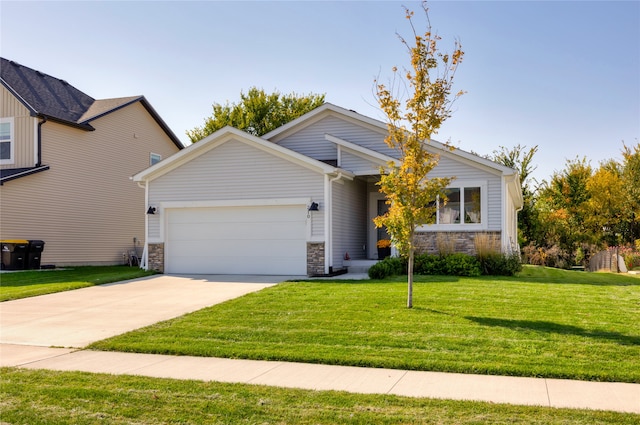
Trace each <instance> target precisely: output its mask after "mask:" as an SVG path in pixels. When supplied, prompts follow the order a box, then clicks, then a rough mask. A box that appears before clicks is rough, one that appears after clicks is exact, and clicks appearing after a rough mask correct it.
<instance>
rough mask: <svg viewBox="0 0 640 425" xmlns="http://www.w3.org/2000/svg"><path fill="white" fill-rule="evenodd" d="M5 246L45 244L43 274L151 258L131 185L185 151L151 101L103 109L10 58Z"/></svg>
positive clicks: (0, 146) (3, 121)
mask: <svg viewBox="0 0 640 425" xmlns="http://www.w3.org/2000/svg"><path fill="white" fill-rule="evenodd" d="M0 60H1V62H0V77H1V81H2V85H1V87H0V93H1V103H0V105H1V109H0V172H1V173H0V174H1V181H0V184H1V185H2V186H1V187H0V239H2V240H7V239H27V240H43V241H44V242H45V246H44V252H43V253H42V258H41V264H43V265H44V264H54V265H81V264H93V265H96V264H121V263H122V262H123V254H124V253H127V254H128V253H129V251H132V250H133V248H134V239H135V240H136V242H137V244H138V245H139V254H141V253H142V246H143V244H144V235H145V220H144V212H145V211H146V210H145V205H146V203H145V199H144V194H143V193H142V192H141V190H140V188H139V187H137V185H136V183H134V182H132V181H131V179H130V177H131V175H133V174H135V173H136V172H139V171H140V170H143V169H145V168H147V167H149V166H150V165H153V164H154V163H156V162H158V161H160V160H161V159H163V158H167V157H169V156H171V155H173V154H174V153H176V152H178V151H179V150H180V149H182V148H183V146H182V144H181V143H180V141H179V140H178V138H177V137H176V136H175V135H174V134H173V132H172V131H171V130H170V129H169V127H168V126H167V125H166V124H165V122H164V121H163V120H162V119H161V118H160V116H159V115H158V114H157V113H156V111H155V110H154V109H153V108H152V107H151V105H150V104H149V102H148V101H147V100H146V99H145V98H144V97H143V96H135V97H127V98H119V99H103V100H96V99H93V98H92V97H90V96H88V95H87V94H85V93H83V92H81V91H80V90H78V89H76V88H75V87H73V86H71V85H70V84H69V83H67V82H66V81H63V80H60V79H58V78H55V77H52V76H50V75H47V74H44V73H42V72H40V71H36V70H33V69H31V68H28V67H26V66H23V65H20V64H17V63H15V62H12V61H9V60H6V59H4V58H0Z"/></svg>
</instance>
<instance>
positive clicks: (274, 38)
mask: <svg viewBox="0 0 640 425" xmlns="http://www.w3.org/2000/svg"><path fill="white" fill-rule="evenodd" d="M403 4H404V5H406V6H408V7H410V8H412V9H414V10H416V11H417V10H418V9H419V5H420V3H418V2H412V1H406V2H400V1H334V2H332V1H318V2H310V1H283V2H275V1H256V2H248V1H235V2H222V1H199V2H183V1H173V2H157V1H142V2H131V1H111V2H95V1H83V2H80V1H76V2H57V1H40V2H32V1H21V2H13V1H5V0H2V1H0V54H1V55H2V56H3V57H5V58H7V59H10V60H14V61H16V62H19V63H21V64H23V65H25V66H28V67H31V68H34V69H37V70H39V71H42V72H45V73H47V74H50V75H53V76H55V77H58V78H61V79H64V80H66V81H68V82H69V83H70V84H72V85H74V86H75V87H77V88H78V89H80V90H82V91H84V92H85V93H87V94H89V95H90V96H92V97H94V98H98V99H100V98H110V97H121V96H132V95H139V94H142V95H145V96H146V97H147V99H148V100H149V101H150V102H151V104H152V105H153V106H154V108H155V109H156V110H157V111H158V113H159V114H160V115H161V116H162V117H163V119H164V120H165V121H166V122H167V124H168V125H169V126H170V127H171V128H172V129H173V131H174V132H175V133H176V134H177V136H178V137H179V138H180V139H181V140H182V141H183V143H185V144H188V143H189V142H188V138H187V137H186V135H185V131H186V130H189V129H191V128H193V127H196V126H200V125H201V124H202V123H203V121H204V119H205V118H206V117H207V116H209V115H210V114H211V105H212V104H213V103H214V102H217V103H225V102H226V101H230V102H236V101H238V100H239V96H240V92H241V91H245V92H246V91H247V89H249V88H250V87H252V86H256V87H259V88H263V89H265V90H266V91H273V90H278V91H280V92H282V93H290V92H297V93H300V94H307V93H324V94H326V100H327V101H328V102H331V103H334V104H337V105H339V106H342V107H345V108H348V109H353V110H355V111H357V112H359V113H361V114H364V115H367V116H370V117H373V118H377V119H383V115H382V114H381V112H380V111H379V109H378V108H377V106H376V104H375V98H374V96H373V80H374V78H375V77H377V76H379V77H380V79H381V80H382V81H385V80H386V79H387V78H388V77H390V76H391V68H392V67H393V66H398V67H399V68H403V67H407V66H408V64H409V62H408V56H407V53H406V50H405V49H404V48H403V46H402V45H401V44H400V42H399V41H398V39H397V37H396V33H399V34H401V35H404V36H408V35H410V28H409V26H408V23H407V21H406V19H405V18H404V13H403V9H402V5H403ZM429 9H430V17H431V23H432V26H433V28H434V29H435V30H437V31H438V33H439V34H440V35H441V36H442V37H443V40H442V44H441V47H442V48H443V49H444V50H451V48H452V46H453V40H454V38H458V39H460V41H461V42H462V46H463V50H464V51H465V60H464V62H463V63H462V65H461V66H460V68H459V70H458V74H457V75H456V80H455V89H456V91H457V90H465V91H466V92H467V94H465V95H464V96H463V97H462V98H460V99H459V100H458V101H457V102H456V104H455V111H454V115H453V117H452V118H450V119H449V120H448V121H447V122H446V123H445V125H444V126H443V127H442V129H441V130H440V132H439V134H438V135H436V136H435V137H434V138H435V139H437V140H441V141H446V140H449V139H450V140H451V142H452V143H453V144H454V145H455V146H457V147H459V148H461V149H465V150H468V151H474V152H476V153H479V154H489V153H491V152H492V151H494V150H496V149H498V148H499V146H505V147H507V148H511V147H513V146H515V145H517V144H521V145H525V146H527V147H533V146H536V145H537V146H538V147H539V151H538V153H537V155H536V156H535V158H534V162H535V164H536V165H537V167H538V169H537V170H536V172H535V173H534V176H535V177H536V178H537V179H538V180H542V179H548V178H549V176H550V175H551V174H552V173H553V172H554V170H561V169H563V168H564V165H565V161H566V159H573V158H575V157H576V156H579V157H583V156H586V157H587V158H588V159H589V160H591V163H592V165H594V166H597V165H598V163H599V162H600V161H601V160H604V159H608V158H616V159H619V158H620V150H621V148H622V141H623V140H624V141H625V142H626V143H627V145H633V144H635V143H637V142H638V138H640V2H639V1H622V2H615V1H606V2H597V1H564V2H562V1H530V2H527V1H447V2H443V1H433V2H430V3H429ZM415 22H416V24H417V25H418V26H419V28H420V29H421V28H423V26H422V25H423V24H424V19H423V16H422V15H421V14H420V13H416V19H415Z"/></svg>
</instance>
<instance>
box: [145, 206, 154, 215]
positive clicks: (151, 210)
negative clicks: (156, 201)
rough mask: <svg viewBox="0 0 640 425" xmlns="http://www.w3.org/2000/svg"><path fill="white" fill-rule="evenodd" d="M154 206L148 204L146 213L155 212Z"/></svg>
mask: <svg viewBox="0 0 640 425" xmlns="http://www.w3.org/2000/svg"><path fill="white" fill-rule="evenodd" d="M155 213H156V207H154V206H151V205H149V209H148V210H147V214H155Z"/></svg>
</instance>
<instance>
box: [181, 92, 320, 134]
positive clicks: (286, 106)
mask: <svg viewBox="0 0 640 425" xmlns="http://www.w3.org/2000/svg"><path fill="white" fill-rule="evenodd" d="M323 103H324V94H313V93H311V94H308V95H298V94H296V93H290V94H286V95H285V94H281V93H279V92H277V91H276V92H273V93H270V94H268V93H266V92H265V91H264V90H263V89H258V88H256V87H251V88H250V89H249V91H248V92H247V94H245V93H243V92H241V93H240V102H239V103H231V104H230V103H229V102H227V103H225V104H224V105H221V104H220V103H214V104H213V115H212V116H210V117H208V118H206V119H205V122H204V125H203V126H202V127H195V128H194V129H192V130H188V131H187V136H189V139H191V142H193V143H195V142H197V141H198V140H201V139H203V138H205V137H206V136H208V135H209V134H211V133H214V132H215V131H217V130H219V129H221V128H223V127H225V126H227V125H230V126H232V127H236V128H238V129H240V130H244V131H246V132H247V133H250V134H253V135H254V136H262V135H263V134H266V133H268V132H270V131H272V130H274V129H276V128H278V127H280V126H282V125H284V124H286V123H288V122H289V121H293V120H294V119H296V118H298V117H299V116H301V115H304V114H306V113H307V112H309V111H312V110H313V109H315V108H317V107H318V106H320V105H322V104H323Z"/></svg>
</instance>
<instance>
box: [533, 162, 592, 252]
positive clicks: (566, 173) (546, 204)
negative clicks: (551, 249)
mask: <svg viewBox="0 0 640 425" xmlns="http://www.w3.org/2000/svg"><path fill="white" fill-rule="evenodd" d="M592 173H593V169H592V168H591V165H590V164H589V163H588V161H587V159H586V158H582V159H580V158H576V159H574V160H568V161H567V162H566V165H565V169H564V170H562V171H561V172H555V173H554V174H553V176H552V177H551V181H549V182H546V181H545V182H543V184H542V185H541V188H540V196H539V199H538V202H539V204H538V207H539V210H540V214H541V217H540V218H541V222H542V223H543V224H544V227H545V230H546V240H547V242H548V243H549V244H551V243H557V244H559V245H560V246H561V247H562V248H563V249H566V250H567V251H568V252H573V251H574V249H576V247H577V244H578V243H579V242H585V243H589V242H591V243H592V242H594V241H593V234H592V233H591V232H588V228H587V225H586V218H587V215H588V204H587V202H588V201H589V199H590V193H589V190H588V189H587V183H588V181H589V179H590V178H591V175H592Z"/></svg>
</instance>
